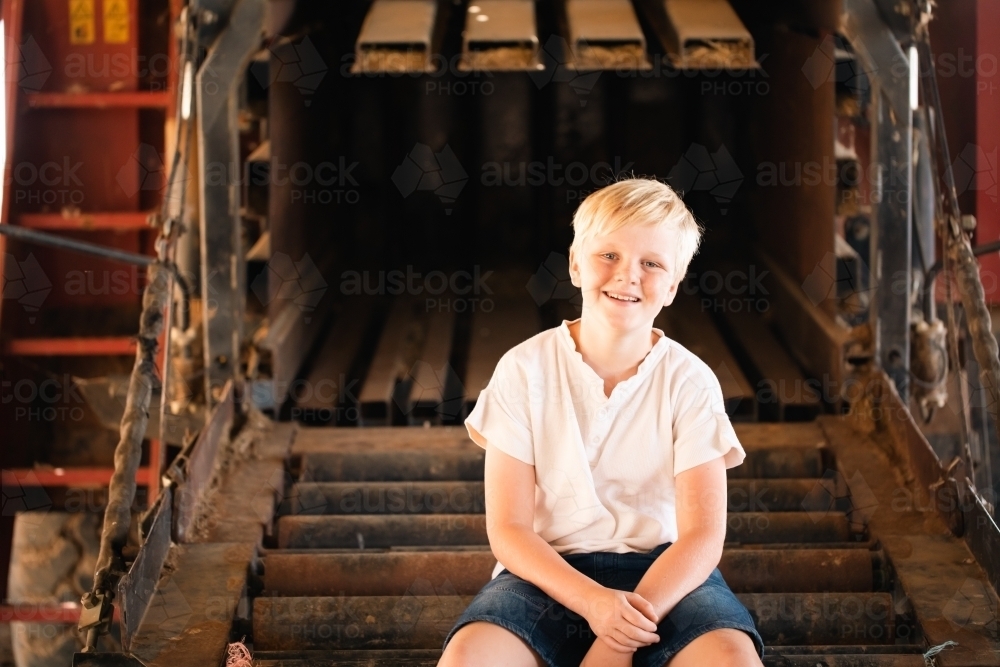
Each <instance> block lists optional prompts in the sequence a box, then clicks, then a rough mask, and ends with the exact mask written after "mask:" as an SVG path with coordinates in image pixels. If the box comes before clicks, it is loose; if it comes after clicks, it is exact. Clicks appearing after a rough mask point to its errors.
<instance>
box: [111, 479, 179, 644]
mask: <svg viewBox="0 0 1000 667" xmlns="http://www.w3.org/2000/svg"><path fill="white" fill-rule="evenodd" d="M172 506H173V492H172V490H171V488H170V487H167V488H165V489H164V490H163V493H162V494H161V495H160V497H159V498H158V499H157V508H156V514H155V516H154V517H153V524H152V526H151V527H150V529H149V534H148V535H147V536H146V541H145V542H143V544H142V547H140V549H139V554H138V555H137V556H136V558H135V561H134V562H133V563H132V567H130V568H129V571H128V573H127V574H126V575H125V576H124V577H122V578H121V579H120V580H119V582H118V607H119V609H120V610H121V635H122V648H124V649H125V650H126V651H127V650H128V649H129V645H130V644H131V643H132V637H133V636H134V635H135V631H136V630H138V629H139V624H140V623H141V622H142V617H143V616H144V615H145V614H146V609H148V607H149V603H150V601H151V600H152V599H153V591H154V590H155V589H156V582H157V581H159V579H160V570H162V569H163V563H164V561H165V560H166V559H167V553H168V552H169V551H170V524H171V517H172Z"/></svg>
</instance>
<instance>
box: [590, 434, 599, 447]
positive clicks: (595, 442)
mask: <svg viewBox="0 0 1000 667" xmlns="http://www.w3.org/2000/svg"><path fill="white" fill-rule="evenodd" d="M590 441H591V442H592V443H594V444H595V445H596V444H597V443H599V442H600V441H601V438H600V436H596V435H595V436H594V437H593V438H591V439H590Z"/></svg>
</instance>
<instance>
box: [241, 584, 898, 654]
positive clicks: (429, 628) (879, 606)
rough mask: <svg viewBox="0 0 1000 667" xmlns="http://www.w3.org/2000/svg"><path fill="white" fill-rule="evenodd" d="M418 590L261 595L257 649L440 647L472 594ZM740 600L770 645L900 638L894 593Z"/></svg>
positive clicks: (767, 596) (257, 610) (760, 596)
mask: <svg viewBox="0 0 1000 667" xmlns="http://www.w3.org/2000/svg"><path fill="white" fill-rule="evenodd" d="M414 588H415V589H416V590H414V591H412V592H411V594H408V595H406V596H401V597H400V596H376V595H373V596H364V597H350V596H340V597H259V598H257V599H256V600H255V601H254V612H253V618H254V646H255V648H257V649H259V650H265V651H274V650H308V649H331V650H343V649H374V648H393V649H405V648H439V647H440V646H441V644H442V643H443V642H444V637H445V635H446V634H447V633H448V631H449V630H451V628H452V627H453V625H454V622H455V620H457V618H458V616H459V615H460V614H461V613H462V611H464V609H465V607H466V606H467V605H468V604H469V602H471V601H472V596H459V595H452V594H448V593H447V592H443V591H442V592H440V593H437V594H435V591H434V590H433V588H432V587H431V585H430V584H429V582H423V583H421V585H420V586H414ZM737 597H739V599H740V601H741V602H743V604H744V605H746V606H747V608H748V609H749V611H750V613H751V615H752V616H753V617H754V621H755V623H756V624H757V628H758V630H759V631H760V633H761V636H762V638H763V639H764V642H765V645H774V646H781V645H784V646H788V645H793V646H794V645H799V644H831V645H850V644H856V643H857V640H858V637H859V636H863V637H864V638H865V643H870V644H893V643H894V642H895V639H896V631H897V628H896V625H897V623H896V614H895V613H894V611H893V606H892V596H891V595H889V594H888V593H819V594H813V593H804V594H803V593H781V594H752V595H747V594H738V596H737ZM859 607H860V608H861V609H862V610H865V609H868V610H871V612H872V613H870V614H869V615H868V617H865V616H864V611H862V617H861V618H855V617H856V610H857V609H858V608H859ZM525 613H530V612H528V610H525ZM569 618H572V617H569ZM831 619H832V620H835V621H840V622H833V623H831V622H830V620H831ZM584 623H586V621H584ZM842 624H843V625H842ZM847 626H850V627H849V629H848V628H847Z"/></svg>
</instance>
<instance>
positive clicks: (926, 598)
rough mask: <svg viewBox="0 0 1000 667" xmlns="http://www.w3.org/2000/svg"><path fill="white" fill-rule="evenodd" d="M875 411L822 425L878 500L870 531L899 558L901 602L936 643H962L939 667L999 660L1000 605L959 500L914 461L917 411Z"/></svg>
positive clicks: (847, 471) (856, 478)
mask: <svg viewBox="0 0 1000 667" xmlns="http://www.w3.org/2000/svg"><path fill="white" fill-rule="evenodd" d="M884 379H885V378H884V375H883V376H881V383H884ZM881 383H880V384H881ZM876 386H878V385H876ZM881 407H883V408H885V407H888V406H887V405H886V404H882V405H881ZM871 408H872V404H871V403H867V404H866V403H865V402H864V401H859V403H858V405H856V406H855V409H854V411H853V413H852V414H851V415H849V416H845V417H831V416H825V417H821V418H820V419H819V423H820V426H821V427H822V428H823V430H824V431H825V432H826V433H827V436H828V439H829V443H830V447H831V449H832V450H833V451H834V452H835V453H836V456H837V460H838V461H839V464H838V470H839V471H840V472H841V473H842V474H843V475H844V476H845V477H846V478H847V480H848V484H849V485H852V486H854V487H858V488H863V489H865V493H866V495H868V496H869V498H870V504H869V506H868V508H867V511H866V514H867V524H868V530H869V531H870V532H871V533H872V535H873V536H875V537H877V539H878V540H879V543H880V544H881V545H882V548H883V549H884V551H885V554H886V557H887V558H888V559H889V560H890V561H891V563H892V567H893V569H894V571H895V574H896V580H897V582H898V584H897V596H898V597H899V599H900V603H901V604H906V605H908V606H910V607H911V608H912V609H913V613H914V615H915V617H916V619H917V621H918V623H919V626H920V629H921V631H922V634H923V636H924V637H925V639H926V641H927V644H928V645H929V646H936V645H938V644H942V643H944V642H945V641H949V640H950V641H955V642H958V645H957V646H950V647H949V648H948V649H947V650H945V651H943V652H942V653H941V654H939V655H938V656H936V657H935V660H936V662H937V665H938V667H959V666H963V667H973V666H977V667H978V666H985V665H996V664H998V662H1000V639H998V636H997V632H998V619H1000V602H998V599H997V595H996V592H995V591H994V590H993V589H992V588H991V587H990V586H989V584H988V579H987V577H986V573H985V572H984V570H983V569H982V567H980V565H979V564H978V563H977V562H976V560H975V558H974V557H973V554H972V553H971V552H970V551H969V549H968V547H967V546H966V544H965V542H963V541H962V540H961V539H959V538H957V537H955V536H954V535H953V534H952V532H951V530H950V529H949V528H948V526H947V524H946V522H945V517H947V516H949V514H950V510H952V509H953V507H954V502H955V499H954V498H953V497H951V496H949V495H948V494H947V493H944V494H942V493H940V487H939V488H938V493H931V492H928V490H927V488H926V486H925V485H924V484H923V483H922V481H921V479H920V473H919V471H918V470H917V469H916V468H917V465H918V463H917V462H916V461H915V460H914V459H915V458H916V457H913V458H911V456H913V443H912V441H909V440H908V439H906V437H905V435H906V433H907V432H908V430H909V429H908V428H907V425H906V422H912V419H911V418H910V416H909V413H908V412H907V413H901V412H898V411H889V410H884V411H882V412H881V413H875V412H873V411H872V410H871ZM900 421H902V422H903V423H894V422H900ZM918 453H919V449H918ZM942 510H946V511H942Z"/></svg>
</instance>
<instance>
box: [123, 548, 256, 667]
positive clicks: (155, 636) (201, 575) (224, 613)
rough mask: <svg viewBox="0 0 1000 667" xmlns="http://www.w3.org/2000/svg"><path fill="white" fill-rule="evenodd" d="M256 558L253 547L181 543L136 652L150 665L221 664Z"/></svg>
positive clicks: (145, 620)
mask: <svg viewBox="0 0 1000 667" xmlns="http://www.w3.org/2000/svg"><path fill="white" fill-rule="evenodd" d="M253 557H254V545H253V544H250V543H235V544H234V543H217V544H176V545H174V546H173V547H172V548H171V550H170V555H169V556H168V557H167V565H166V567H165V569H164V572H163V574H162V576H161V577H160V578H159V581H157V582H150V583H151V584H152V583H155V586H156V589H155V593H154V594H153V599H152V601H151V603H150V612H151V613H147V614H146V616H145V617H143V620H142V623H141V624H140V625H139V629H138V630H137V632H136V634H135V637H134V638H133V640H132V645H131V652H132V654H133V655H135V656H136V657H137V658H139V659H140V660H141V661H142V662H143V664H144V665H146V667H177V666H178V665H217V664H219V663H220V662H221V661H222V658H223V656H224V655H225V649H226V643H227V641H228V639H229V631H230V628H231V626H232V623H233V616H234V615H235V611H236V606H237V603H238V602H239V599H240V596H241V595H242V593H243V590H244V587H245V586H246V579H247V568H248V567H249V564H250V562H251V560H252V559H253Z"/></svg>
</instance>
